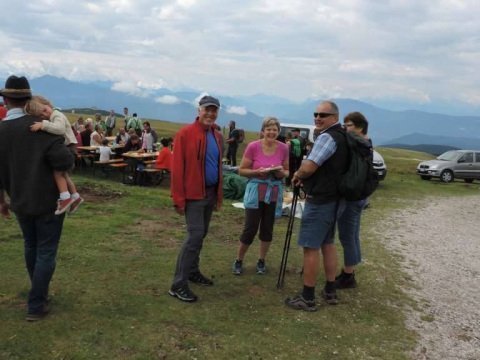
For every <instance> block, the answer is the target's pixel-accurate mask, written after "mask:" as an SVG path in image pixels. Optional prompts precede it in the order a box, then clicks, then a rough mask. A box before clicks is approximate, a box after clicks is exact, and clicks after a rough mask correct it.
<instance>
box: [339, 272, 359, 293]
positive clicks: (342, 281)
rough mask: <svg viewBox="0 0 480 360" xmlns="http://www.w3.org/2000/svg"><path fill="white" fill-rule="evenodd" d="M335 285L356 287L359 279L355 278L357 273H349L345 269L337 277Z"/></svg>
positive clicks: (346, 287) (345, 287) (347, 287)
mask: <svg viewBox="0 0 480 360" xmlns="http://www.w3.org/2000/svg"><path fill="white" fill-rule="evenodd" d="M335 287H336V288H337V289H354V288H356V287H357V280H355V273H351V274H347V273H345V272H344V271H343V270H342V272H341V273H340V275H338V276H337V277H336V278H335Z"/></svg>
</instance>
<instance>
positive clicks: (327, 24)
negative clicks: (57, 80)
mask: <svg viewBox="0 0 480 360" xmlns="http://www.w3.org/2000/svg"><path fill="white" fill-rule="evenodd" d="M478 14H480V2H478V1H476V0H464V1H453V0H440V1H437V2H428V1H414V0H391V1H388V2H381V1H378V2H377V1H368V0H356V1H351V0H325V1H322V2H318V1H317V0H298V1H296V2H292V1H290V0H243V1H239V0H232V1H229V3H228V6H225V3H224V2H222V1H220V0H204V1H201V2H200V1H198V0H163V1H153V0H138V1H133V0H98V1H92V0H89V1H87V2H81V1H73V0H63V1H55V0H32V1H28V2H17V3H16V4H15V7H13V6H4V7H2V29H1V30H0V48H1V49H2V51H1V52H0V76H1V77H6V76H7V75H8V74H11V73H17V72H21V73H23V74H26V75H29V76H40V75H43V74H50V75H55V76H63V77H66V78H68V79H71V80H85V81H95V80H108V81H112V82H114V83H115V85H114V86H115V87H116V88H119V89H123V90H122V91H125V92H128V93H131V94H135V95H137V96H150V95H152V96H156V95H155V90H158V89H159V88H165V87H168V88H171V89H173V90H175V89H181V88H189V89H200V90H201V91H205V92H209V93H212V94H225V95H228V94H240V95H249V94H255V93H265V94H271V95H277V96H283V97H287V98H289V99H292V100H297V101H301V100H303V99H305V98H307V97H309V96H310V95H312V94H322V95H323V96H325V97H336V96H342V97H352V98H356V99H368V98H382V97H384V98H393V97H395V98H398V100H404V101H407V102H412V103H417V104H422V103H424V102H425V101H430V102H433V101H438V102H441V101H443V100H445V99H448V100H449V101H452V102H455V101H458V102H462V103H465V102H466V101H468V103H478V102H479V100H478V99H479V98H480V91H479V90H478V83H480V74H479V72H478V71H477V68H478V58H479V56H480V53H479V51H478V49H479V48H480V38H479V37H478V34H479V33H480V22H479V21H478V20H477V18H478ZM157 79H159V80H157ZM197 100H198V99H197ZM195 105H196V104H195Z"/></svg>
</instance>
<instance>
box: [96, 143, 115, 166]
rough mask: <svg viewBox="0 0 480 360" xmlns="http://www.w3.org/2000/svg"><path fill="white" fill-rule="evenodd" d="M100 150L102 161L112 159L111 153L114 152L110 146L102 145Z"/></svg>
mask: <svg viewBox="0 0 480 360" xmlns="http://www.w3.org/2000/svg"><path fill="white" fill-rule="evenodd" d="M98 152H99V153H100V159H98V161H100V162H103V161H108V160H110V155H112V154H113V153H112V151H111V150H110V148H109V147H108V146H100V147H99V148H98Z"/></svg>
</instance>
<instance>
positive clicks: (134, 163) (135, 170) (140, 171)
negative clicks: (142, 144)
mask: <svg viewBox="0 0 480 360" xmlns="http://www.w3.org/2000/svg"><path fill="white" fill-rule="evenodd" d="M122 156H123V157H124V158H126V162H127V163H130V165H131V170H132V180H133V184H137V185H143V184H144V183H145V175H146V173H150V172H151V171H152V170H155V171H154V172H155V173H156V172H158V171H160V170H157V169H149V168H147V167H148V165H147V163H149V162H151V161H152V160H153V159H155V158H156V157H157V156H158V151H155V152H138V151H129V152H126V153H123V154H122Z"/></svg>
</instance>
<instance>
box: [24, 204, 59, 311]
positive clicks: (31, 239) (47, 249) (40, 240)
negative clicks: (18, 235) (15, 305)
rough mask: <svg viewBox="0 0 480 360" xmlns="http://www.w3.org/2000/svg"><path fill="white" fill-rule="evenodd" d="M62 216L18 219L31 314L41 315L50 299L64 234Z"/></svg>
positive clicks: (50, 215)
mask: <svg viewBox="0 0 480 360" xmlns="http://www.w3.org/2000/svg"><path fill="white" fill-rule="evenodd" d="M64 218H65V214H62V215H59V216H57V215H54V214H53V213H52V214H48V215H41V216H24V215H17V220H18V223H19V224H20V228H21V229H22V233H23V239H24V251H25V263H26V265H27V271H28V275H29V276H30V282H31V286H32V287H31V289H30V292H29V294H28V313H30V314H35V313H39V312H41V311H42V309H43V307H44V305H46V303H47V299H48V286H49V284H50V280H51V279H52V276H53V273H54V271H55V265H56V257H57V249H58V243H59V241H60V236H61V234H62V227H63V220H64Z"/></svg>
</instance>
